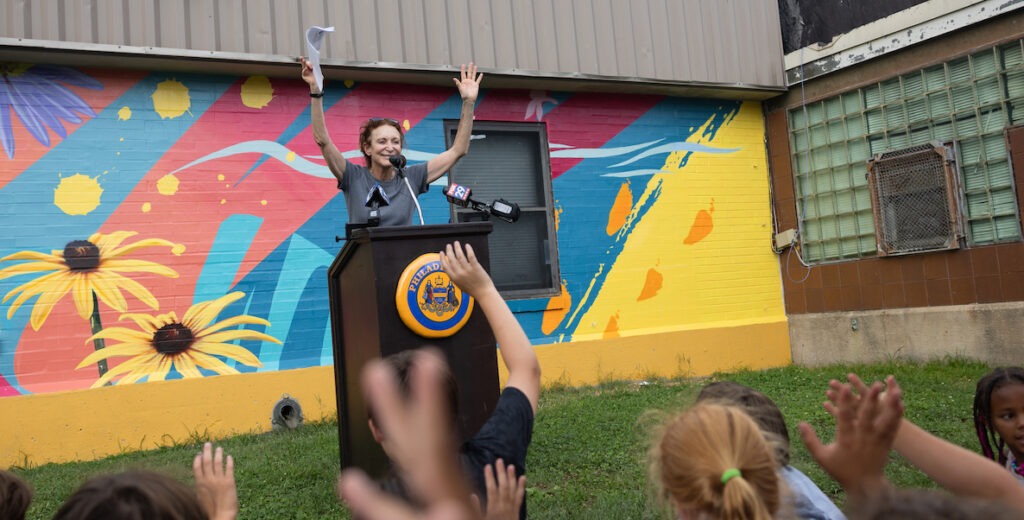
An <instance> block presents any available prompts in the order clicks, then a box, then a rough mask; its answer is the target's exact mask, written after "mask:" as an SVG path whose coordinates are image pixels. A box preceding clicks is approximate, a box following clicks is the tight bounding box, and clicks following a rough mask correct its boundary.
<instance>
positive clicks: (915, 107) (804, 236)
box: [789, 40, 1024, 262]
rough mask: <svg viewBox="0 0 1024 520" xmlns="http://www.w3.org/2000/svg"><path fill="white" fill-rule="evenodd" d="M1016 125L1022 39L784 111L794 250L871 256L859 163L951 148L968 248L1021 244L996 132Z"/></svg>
mask: <svg viewBox="0 0 1024 520" xmlns="http://www.w3.org/2000/svg"><path fill="white" fill-rule="evenodd" d="M1022 123H1024V40H1019V41H1016V42H1013V43H1011V44H1008V45H1004V46H1000V47H994V48H990V49H986V50H983V51H980V52H976V53H974V54H971V55H970V56H964V57H961V58H957V59H954V60H951V61H949V62H947V63H944V64H941V65H935V66H931V67H928V68H925V69H922V70H919V71H916V72H912V73H908V74H904V75H901V76H897V77H893V78H890V79H887V80H885V81H882V82H879V83H875V84H871V85H867V86H865V87H863V88H860V89H857V90H853V91H849V92H845V93H842V94H840V95H836V96H833V97H831V98H828V99H825V100H823V101H818V102H814V103H810V104H808V105H806V107H801V108H798V109H794V110H792V111H790V112H789V127H790V142H791V151H792V155H793V165H794V168H795V178H796V182H797V197H798V200H797V203H796V204H797V212H798V216H799V218H800V223H801V228H802V229H801V252H802V253H803V254H804V255H805V256H806V258H805V260H807V261H811V262H823V261H831V260H840V259H846V258H856V257H863V256H873V255H875V254H876V245H875V237H874V232H875V230H874V220H873V218H872V209H871V192H870V189H869V187H868V185H867V176H866V172H867V169H866V166H865V161H867V160H868V159H869V158H870V157H871V156H873V155H874V154H877V153H883V152H888V151H894V150H899V149H903V148H907V147H910V146H914V145H920V144H925V143H928V142H930V141H934V140H939V141H942V142H951V141H953V142H955V143H956V149H957V152H958V166H959V169H960V171H959V175H960V184H961V187H962V190H963V193H962V197H961V198H962V199H963V200H962V211H963V213H964V214H965V217H966V228H967V229H966V231H967V243H968V246H973V245H981V244H989V243H995V242H1001V241H1010V240H1020V239H1021V230H1020V225H1019V215H1020V208H1019V205H1018V202H1017V200H1016V196H1015V187H1014V181H1013V174H1012V171H1011V169H1010V165H1009V162H1008V160H1007V153H1008V152H1007V150H1006V142H1005V137H1004V131H1005V129H1006V127H1007V126H1010V125H1017V124H1022Z"/></svg>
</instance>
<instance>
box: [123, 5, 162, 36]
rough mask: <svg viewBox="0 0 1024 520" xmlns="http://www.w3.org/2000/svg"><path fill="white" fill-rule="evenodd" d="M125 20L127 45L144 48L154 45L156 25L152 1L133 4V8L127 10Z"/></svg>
mask: <svg viewBox="0 0 1024 520" xmlns="http://www.w3.org/2000/svg"><path fill="white" fill-rule="evenodd" d="M122 5H123V4H122ZM124 20H125V34H126V35H127V39H128V41H127V45H130V46H132V47H144V46H147V45H151V44H152V43H151V42H152V41H153V40H152V37H153V30H154V29H153V28H154V27H155V25H156V15H155V14H154V13H153V2H152V0H138V1H137V2H133V3H132V4H131V7H130V8H129V9H127V10H125V13H124Z"/></svg>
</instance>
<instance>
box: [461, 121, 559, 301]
mask: <svg viewBox="0 0 1024 520" xmlns="http://www.w3.org/2000/svg"><path fill="white" fill-rule="evenodd" d="M442 123H443V125H442V126H443V129H444V137H445V146H446V147H451V145H452V143H453V142H454V139H455V133H456V131H457V129H458V123H459V120H458V119H444V120H443V122H442ZM485 132H518V133H522V134H527V135H535V136H536V139H537V144H538V148H537V151H538V153H539V157H538V159H539V161H538V162H539V163H540V169H541V171H540V172H538V173H536V174H534V175H539V177H540V178H539V179H538V180H539V184H540V186H539V187H540V189H541V191H542V192H543V199H544V206H520V208H519V209H520V211H521V212H522V213H524V214H525V213H539V212H543V214H544V220H545V229H546V231H547V244H546V246H545V251H544V259H545V260H547V262H546V265H547V268H548V273H547V276H548V279H549V280H550V284H549V286H548V287H541V288H530V289H508V288H502V287H501V285H500V284H498V283H496V284H495V285H496V286H497V288H498V292H499V293H500V294H501V296H502V297H503V298H505V299H506V300H526V299H534V298H550V297H554V296H558V295H559V294H561V270H560V266H559V262H558V237H557V231H556V229H555V205H554V200H555V198H554V192H553V188H552V183H551V153H550V150H549V148H548V134H547V124H546V123H544V122H542V121H541V122H529V121H523V122H521V121H474V123H473V135H471V136H470V142H471V143H472V139H473V137H474V136H476V135H478V134H483V133H485ZM470 148H472V144H471V146H470ZM470 153H472V152H470ZM462 162H463V161H460V163H462ZM460 163H457V164H456V165H455V166H453V167H452V169H451V170H449V171H448V172H447V173H448V182H449V183H453V182H454V183H456V184H460V183H459V180H458V179H459V172H458V170H459V168H460ZM478 184H479V183H478ZM469 187H470V188H474V186H469ZM481 202H490V201H481ZM511 202H518V201H515V200H513V201H511ZM469 213H474V212H473V211H472V210H470V209H466V208H459V207H456V206H454V205H451V206H450V207H449V215H450V218H451V221H452V222H460V219H459V217H460V215H465V214H469ZM496 229H498V228H496ZM493 236H494V232H492V233H491V235H489V236H488V243H490V240H491V238H492V237H493ZM537 238H540V237H537ZM492 257H493V253H492Z"/></svg>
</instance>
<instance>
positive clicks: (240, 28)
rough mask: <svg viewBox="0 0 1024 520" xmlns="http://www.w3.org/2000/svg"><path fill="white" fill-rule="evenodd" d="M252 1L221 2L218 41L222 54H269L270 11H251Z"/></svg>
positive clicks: (222, 0)
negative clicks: (249, 6)
mask: <svg viewBox="0 0 1024 520" xmlns="http://www.w3.org/2000/svg"><path fill="white" fill-rule="evenodd" d="M250 3H256V2H254V1H253V0H248V1H246V0H218V1H217V21H218V23H217V26H218V32H219V34H218V41H219V45H220V48H219V49H218V50H220V51H223V52H252V53H257V54H267V53H269V52H270V48H271V45H270V38H269V37H268V36H269V18H270V11H268V10H266V9H264V10H262V11H260V10H258V9H248V4H250Z"/></svg>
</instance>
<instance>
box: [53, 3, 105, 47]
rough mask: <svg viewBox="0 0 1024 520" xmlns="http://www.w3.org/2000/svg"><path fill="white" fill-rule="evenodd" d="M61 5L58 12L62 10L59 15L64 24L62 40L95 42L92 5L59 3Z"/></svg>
mask: <svg viewBox="0 0 1024 520" xmlns="http://www.w3.org/2000/svg"><path fill="white" fill-rule="evenodd" d="M61 4H63V5H62V6H59V7H58V12H61V10H63V14H62V15H61V19H62V20H63V23H64V34H63V35H62V39H64V40H67V41H75V42H89V43H93V42H95V41H96V40H95V34H94V31H93V22H94V21H95V13H93V3H92V2H61Z"/></svg>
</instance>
